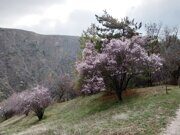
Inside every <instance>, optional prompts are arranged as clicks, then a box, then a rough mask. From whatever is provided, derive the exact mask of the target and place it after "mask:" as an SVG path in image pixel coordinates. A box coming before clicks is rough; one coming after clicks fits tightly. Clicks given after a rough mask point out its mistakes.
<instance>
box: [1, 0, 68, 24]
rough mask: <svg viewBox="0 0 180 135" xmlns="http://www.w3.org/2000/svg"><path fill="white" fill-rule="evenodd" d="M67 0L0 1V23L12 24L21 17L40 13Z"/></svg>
mask: <svg viewBox="0 0 180 135" xmlns="http://www.w3.org/2000/svg"><path fill="white" fill-rule="evenodd" d="M63 2H65V0H0V22H1V24H4V23H5V22H6V23H8V22H11V21H13V20H15V19H18V18H20V17H21V16H24V15H28V14H34V13H38V12H40V11H43V9H44V8H46V7H47V6H49V5H53V4H61V3H63Z"/></svg>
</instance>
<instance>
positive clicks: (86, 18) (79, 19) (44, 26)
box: [19, 10, 95, 36]
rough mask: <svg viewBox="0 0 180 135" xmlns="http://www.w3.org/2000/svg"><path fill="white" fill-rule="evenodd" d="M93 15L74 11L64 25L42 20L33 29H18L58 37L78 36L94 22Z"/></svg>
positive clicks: (88, 12) (56, 21) (87, 12)
mask: <svg viewBox="0 0 180 135" xmlns="http://www.w3.org/2000/svg"><path fill="white" fill-rule="evenodd" d="M94 15H95V13H93V12H90V11H82V10H76V11H74V12H73V13H71V14H70V16H69V20H68V21H67V22H66V23H61V22H60V21H59V20H50V19H44V20H41V22H40V23H39V24H38V25H36V26H33V27H19V28H21V29H26V30H31V31H35V32H38V33H42V34H44V33H46V34H58V35H77V36H80V35H81V33H82V31H83V30H85V29H87V27H89V26H90V24H91V23H93V22H95V16H94ZM51 22H53V23H55V26H54V27H53V28H52V27H49V26H48V24H49V23H51Z"/></svg>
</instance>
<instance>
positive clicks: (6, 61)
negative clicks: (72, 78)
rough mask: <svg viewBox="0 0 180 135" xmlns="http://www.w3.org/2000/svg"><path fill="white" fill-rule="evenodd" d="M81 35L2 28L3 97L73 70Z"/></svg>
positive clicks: (0, 77) (0, 73) (0, 70)
mask: <svg viewBox="0 0 180 135" xmlns="http://www.w3.org/2000/svg"><path fill="white" fill-rule="evenodd" d="M78 51H79V37H75V36H58V35H40V34H36V33H33V32H28V31H24V30H16V29H2V28H1V29H0V92H1V93H0V96H1V97H0V98H4V97H6V96H7V95H8V94H10V93H11V92H13V91H22V90H24V89H27V88H29V87H31V86H32V85H35V84H39V83H52V82H53V80H55V79H57V77H58V76H60V75H61V74H64V73H70V74H72V72H73V69H74V62H75V60H76V58H77V54H78Z"/></svg>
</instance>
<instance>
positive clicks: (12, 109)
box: [1, 86, 51, 120]
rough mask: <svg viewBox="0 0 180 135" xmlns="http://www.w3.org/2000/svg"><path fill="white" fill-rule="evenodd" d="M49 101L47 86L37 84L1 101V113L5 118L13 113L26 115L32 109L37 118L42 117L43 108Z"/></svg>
mask: <svg viewBox="0 0 180 135" xmlns="http://www.w3.org/2000/svg"><path fill="white" fill-rule="evenodd" d="M50 103H51V95H50V92H49V90H48V89H47V88H44V87H43V86H37V87H35V88H33V89H30V90H26V91H23V92H21V93H14V94H12V95H11V96H10V97H9V98H8V99H7V100H5V101H3V102H2V103H1V113H2V115H3V117H4V118H5V119H8V118H10V117H12V116H14V115H22V114H25V115H28V113H29V112H30V111H34V112H35V114H36V116H37V117H38V119H39V120H41V119H42V117H43V114H44V110H45V108H46V107H48V105H49V104H50Z"/></svg>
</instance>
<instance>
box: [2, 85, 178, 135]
mask: <svg viewBox="0 0 180 135" xmlns="http://www.w3.org/2000/svg"><path fill="white" fill-rule="evenodd" d="M164 89H165V88H163V87H162V86H159V87H149V88H142V89H134V90H129V91H127V92H126V93H125V94H124V96H125V97H124V101H123V102H118V101H117V99H116V98H115V96H114V95H107V94H106V95H105V94H103V93H99V94H96V95H92V96H87V97H79V98H76V99H74V100H71V101H68V102H64V103H56V104H54V105H52V106H50V107H49V108H47V109H46V111H45V116H44V119H43V120H42V121H38V119H37V117H35V116H34V115H33V114H30V115H29V116H28V117H25V116H15V117H13V118H11V119H9V120H6V121H4V122H2V123H0V134H9V135H11V134H18V133H19V134H41V135H54V134H57V135H59V134H67V135H96V134H97V135H99V134H100V135H109V134H112V135H116V134H118V135H126V134H127V135H134V134H136V135H156V134H158V133H160V132H161V131H162V129H163V128H164V127H166V125H167V123H168V121H169V120H170V118H172V117H174V115H175V112H176V109H177V108H178V107H179V105H180V89H179V88H178V87H172V86H171V90H170V91H169V94H165V90H164Z"/></svg>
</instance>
